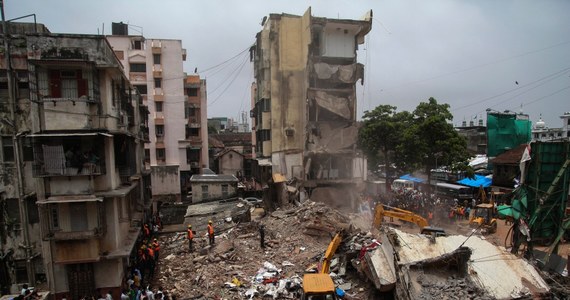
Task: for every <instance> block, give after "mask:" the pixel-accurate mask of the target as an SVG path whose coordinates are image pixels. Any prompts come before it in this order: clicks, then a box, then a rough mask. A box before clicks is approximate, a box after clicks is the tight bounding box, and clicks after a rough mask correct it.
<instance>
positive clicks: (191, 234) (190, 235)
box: [186, 225, 194, 253]
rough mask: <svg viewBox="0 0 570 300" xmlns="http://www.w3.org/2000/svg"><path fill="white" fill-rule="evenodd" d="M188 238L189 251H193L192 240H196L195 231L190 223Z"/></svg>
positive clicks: (187, 231)
mask: <svg viewBox="0 0 570 300" xmlns="http://www.w3.org/2000/svg"><path fill="white" fill-rule="evenodd" d="M186 238H187V239H188V251H190V253H192V251H193V247H192V242H193V241H194V232H193V231H192V225H188V230H186Z"/></svg>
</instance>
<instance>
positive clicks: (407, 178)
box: [400, 174, 425, 183]
mask: <svg viewBox="0 0 570 300" xmlns="http://www.w3.org/2000/svg"><path fill="white" fill-rule="evenodd" d="M400 179H405V180H411V181H413V182H418V183H423V182H425V180H423V179H421V178H417V177H413V176H412V175H410V174H406V175H402V176H400Z"/></svg>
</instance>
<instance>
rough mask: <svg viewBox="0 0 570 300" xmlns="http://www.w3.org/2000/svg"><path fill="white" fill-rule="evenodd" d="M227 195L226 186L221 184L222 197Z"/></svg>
mask: <svg viewBox="0 0 570 300" xmlns="http://www.w3.org/2000/svg"><path fill="white" fill-rule="evenodd" d="M228 195H229V192H228V185H227V184H222V197H224V198H225V197H227V196H228Z"/></svg>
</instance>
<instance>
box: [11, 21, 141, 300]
mask: <svg viewBox="0 0 570 300" xmlns="http://www.w3.org/2000/svg"><path fill="white" fill-rule="evenodd" d="M10 39H11V40H12V41H15V40H16V41H17V42H14V43H13V44H12V47H11V48H10V49H9V50H10V51H9V53H10V56H11V58H10V60H11V66H12V67H14V69H18V72H15V73H16V74H20V73H19V72H21V74H22V75H24V74H25V76H23V77H22V80H20V75H18V80H19V82H18V83H17V84H16V85H15V87H16V91H17V92H16V95H15V97H9V98H12V99H10V100H11V101H12V102H15V103H14V104H13V107H15V108H16V109H15V110H12V111H11V112H10V119H8V120H11V121H9V122H5V123H10V124H11V125H12V127H13V132H12V134H13V138H12V141H13V143H12V145H13V153H14V155H13V156H10V154H9V152H10V151H5V153H8V154H7V155H4V156H3V160H4V161H6V160H8V163H10V162H13V164H14V165H15V169H16V170H17V172H16V173H17V174H16V176H14V174H11V175H12V176H13V178H16V179H21V180H20V184H18V188H17V190H19V191H16V192H11V193H10V194H11V195H7V197H10V198H12V199H13V198H16V199H17V200H18V201H19V202H21V203H22V202H23V203H22V204H23V205H22V206H23V207H22V208H21V209H20V216H21V218H20V227H22V228H25V227H26V225H28V224H30V225H31V224H37V225H34V226H33V227H31V228H29V229H28V230H27V231H26V230H23V231H22V235H23V243H22V245H19V244H14V243H11V244H9V245H11V246H12V249H11V250H12V254H11V256H12V257H13V260H15V261H18V258H23V259H24V262H26V261H30V260H31V261H34V259H36V258H39V257H41V258H43V264H42V265H39V266H38V265H37V264H29V263H28V264H27V265H26V266H25V267H26V268H27V269H28V270H27V273H28V276H27V278H26V279H27V281H26V282H27V283H29V284H30V285H33V284H34V283H35V280H34V279H35V278H34V275H35V274H40V273H41V274H45V277H46V279H47V283H48V287H49V291H50V292H51V293H52V294H53V295H55V299H62V298H64V297H66V298H71V299H79V298H80V297H82V296H83V295H94V293H95V291H96V290H97V289H105V290H114V294H115V295H116V296H117V297H118V295H119V290H120V288H121V285H122V282H123V279H124V277H125V273H126V271H127V268H128V264H129V261H131V260H130V257H131V256H134V255H135V254H136V253H135V247H134V246H135V243H136V242H137V238H138V236H139V234H140V228H141V223H142V222H144V221H145V216H148V212H149V211H150V192H149V190H148V189H147V188H146V187H148V186H149V185H150V176H149V174H146V173H145V172H143V158H144V146H143V145H144V143H145V142H146V141H147V140H148V128H147V124H148V120H147V118H148V109H147V108H146V107H145V106H144V105H143V102H142V97H141V96H140V94H138V93H137V92H136V89H135V88H134V87H133V86H132V85H131V84H130V83H129V80H128V78H127V77H126V76H125V74H124V73H123V70H122V66H121V62H120V61H119V60H118V59H117V56H116V55H115V54H114V52H113V49H112V48H111V45H110V44H109V43H108V41H107V40H106V39H105V37H104V36H100V35H79V34H52V33H47V32H43V33H38V34H35V33H28V34H23V35H19V36H14V35H12V36H11V37H10ZM8 72H11V71H10V68H8ZM13 74H14V72H13ZM9 102H10V101H9ZM3 141H4V139H3ZM10 160H11V161H10ZM31 199H34V200H36V199H37V200H36V201H33V200H31ZM16 235H17V233H16ZM2 247H4V243H2ZM3 251H6V250H4V249H3ZM8 251H9V250H8ZM21 252H24V253H23V255H22V254H21ZM18 255H20V256H19V257H18ZM30 269H31V270H30ZM16 273H17V271H16ZM19 276H23V274H22V275H19ZM15 280H16V283H21V282H20V278H18V275H16V276H15ZM12 282H13V281H12Z"/></svg>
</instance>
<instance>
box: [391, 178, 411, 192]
mask: <svg viewBox="0 0 570 300" xmlns="http://www.w3.org/2000/svg"><path fill="white" fill-rule="evenodd" d="M391 188H392V191H408V190H413V189H414V182H413V181H411V180H406V179H395V180H394V181H392V186H391Z"/></svg>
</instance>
